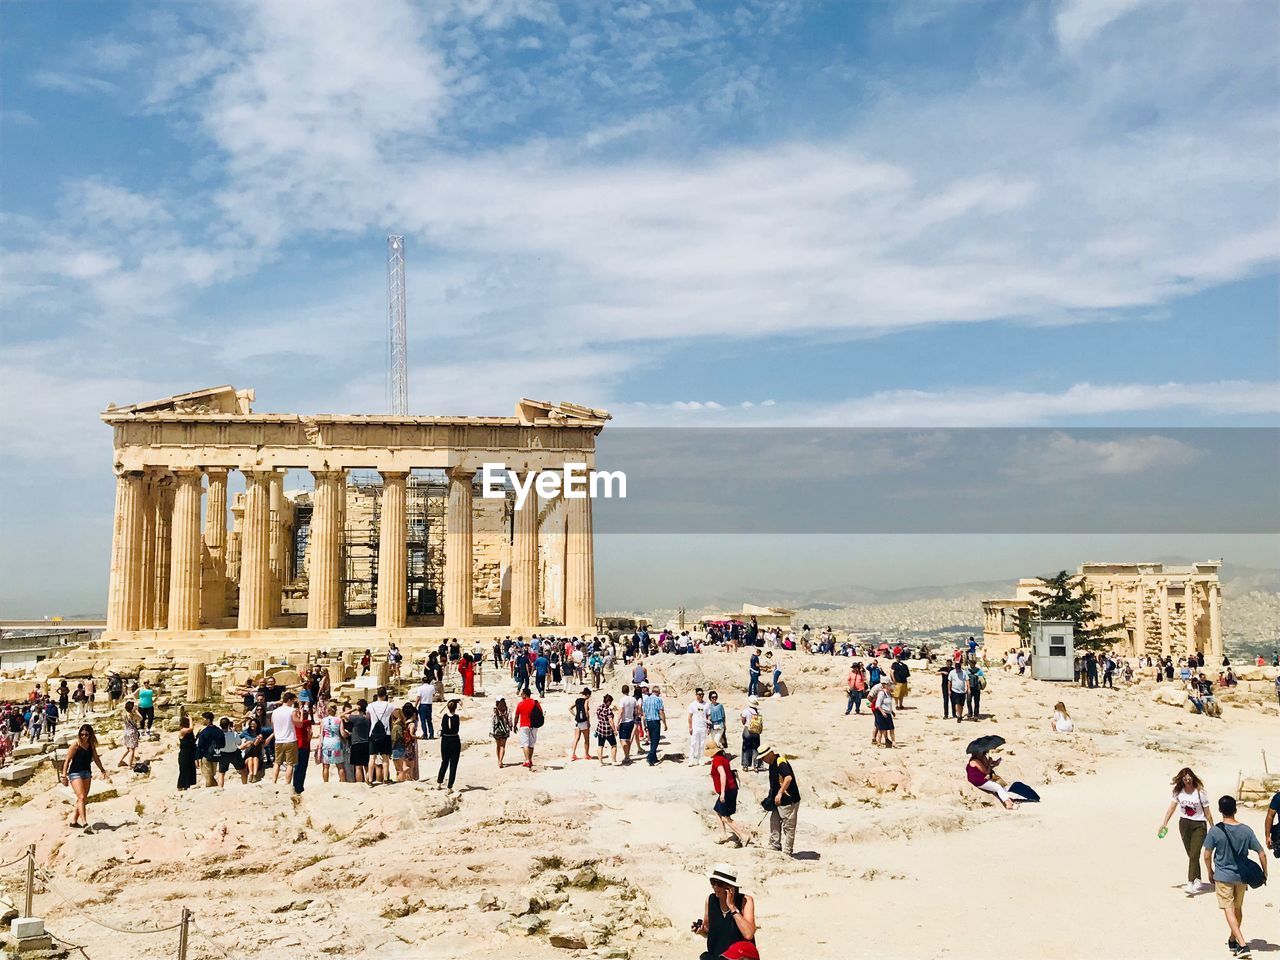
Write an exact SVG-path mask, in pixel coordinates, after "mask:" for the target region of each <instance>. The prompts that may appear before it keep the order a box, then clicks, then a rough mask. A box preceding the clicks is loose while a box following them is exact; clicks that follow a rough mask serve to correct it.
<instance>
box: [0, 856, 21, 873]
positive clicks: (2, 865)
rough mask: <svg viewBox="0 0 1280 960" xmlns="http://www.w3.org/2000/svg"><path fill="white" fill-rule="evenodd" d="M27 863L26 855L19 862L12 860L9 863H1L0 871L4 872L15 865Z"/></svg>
mask: <svg viewBox="0 0 1280 960" xmlns="http://www.w3.org/2000/svg"><path fill="white" fill-rule="evenodd" d="M26 862H27V855H26V854H25V853H24V854H23V855H22V856H20V857H19V858H18V859H17V860H10V861H9V862H8V863H0V870H3V869H4V868H5V867H12V866H13V865H14V864H15V863H26Z"/></svg>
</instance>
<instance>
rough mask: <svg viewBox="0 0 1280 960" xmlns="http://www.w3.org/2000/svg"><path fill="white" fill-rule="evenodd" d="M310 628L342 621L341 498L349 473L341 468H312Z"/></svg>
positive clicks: (328, 626) (329, 626) (332, 626)
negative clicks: (313, 496) (313, 495)
mask: <svg viewBox="0 0 1280 960" xmlns="http://www.w3.org/2000/svg"><path fill="white" fill-rule="evenodd" d="M312 476H314V477H315V498H314V500H313V503H314V508H313V509H312V512H311V539H310V542H309V546H308V551H309V556H310V569H309V571H308V573H309V579H308V583H309V585H310V586H309V593H308V594H307V628H308V629H310V630H334V629H336V628H337V627H338V626H339V625H340V624H341V622H342V502H341V501H342V497H343V496H344V495H345V494H346V475H345V474H344V473H343V471H341V470H313V471H312Z"/></svg>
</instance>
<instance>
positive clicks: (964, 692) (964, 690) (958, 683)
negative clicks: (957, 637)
mask: <svg viewBox="0 0 1280 960" xmlns="http://www.w3.org/2000/svg"><path fill="white" fill-rule="evenodd" d="M947 683H948V686H949V688H950V690H951V712H952V713H953V714H955V718H956V723H961V722H962V721H963V720H964V702H965V698H966V697H967V696H968V693H969V671H967V670H966V669H965V668H964V665H963V664H961V663H958V662H957V663H956V665H955V666H953V667H952V668H951V672H950V673H949V674H947Z"/></svg>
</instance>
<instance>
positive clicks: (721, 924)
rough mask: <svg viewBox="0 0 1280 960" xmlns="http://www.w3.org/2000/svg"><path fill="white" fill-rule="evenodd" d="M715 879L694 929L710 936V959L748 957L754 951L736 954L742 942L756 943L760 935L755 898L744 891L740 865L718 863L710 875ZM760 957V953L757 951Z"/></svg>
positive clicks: (708, 941) (705, 954)
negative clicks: (757, 925)
mask: <svg viewBox="0 0 1280 960" xmlns="http://www.w3.org/2000/svg"><path fill="white" fill-rule="evenodd" d="M707 879H708V880H710V881H711V895H710V896H709V897H707V902H706V904H704V906H703V909H702V917H701V919H698V920H695V921H693V924H692V927H691V929H692V930H693V932H694V933H696V934H698V935H699V936H701V937H706V938H707V950H706V953H704V954H703V956H704V957H707V958H708V960H720V958H722V957H726V956H733V957H734V958H735V960H745V958H746V957H748V956H750V955H751V954H750V953H742V952H738V953H734V954H731V953H730V952H729V951H731V950H733V949H734V947H736V946H737V945H738V944H742V943H745V944H754V942H755V938H756V904H755V900H753V899H752V898H751V897H749V896H747V895H746V894H744V893H743V892H742V880H741V879H740V876H739V871H738V868H737V867H734V866H731V865H729V864H727V863H718V864H716V866H715V868H714V869H713V870H712V871H711V873H709V874H708V875H707ZM755 956H757V957H758V956H759V954H758V953H757V954H755Z"/></svg>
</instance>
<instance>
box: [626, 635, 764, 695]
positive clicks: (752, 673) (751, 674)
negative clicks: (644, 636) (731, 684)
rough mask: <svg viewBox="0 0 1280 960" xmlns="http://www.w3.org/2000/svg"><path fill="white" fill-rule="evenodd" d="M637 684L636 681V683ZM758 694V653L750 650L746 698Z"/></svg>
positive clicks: (755, 649)
mask: <svg viewBox="0 0 1280 960" xmlns="http://www.w3.org/2000/svg"><path fill="white" fill-rule="evenodd" d="M637 682H638V681H637ZM759 693H760V651H759V650H758V649H757V648H756V647H752V648H751V659H749V660H748V661H747V696H749V697H754V696H757V695H758V694H759Z"/></svg>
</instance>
